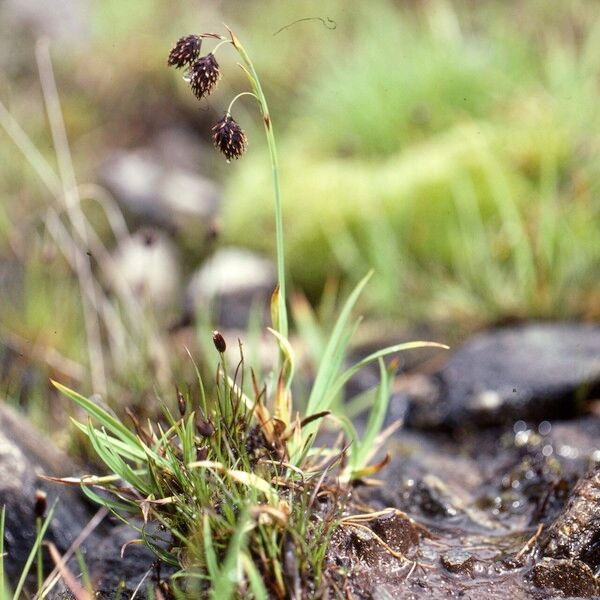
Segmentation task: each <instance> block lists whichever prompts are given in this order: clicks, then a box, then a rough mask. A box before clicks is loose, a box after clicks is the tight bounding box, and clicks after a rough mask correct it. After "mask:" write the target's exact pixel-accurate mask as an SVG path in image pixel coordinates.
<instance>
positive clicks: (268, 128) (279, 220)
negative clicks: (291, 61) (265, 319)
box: [230, 31, 288, 338]
mask: <svg viewBox="0 0 600 600" xmlns="http://www.w3.org/2000/svg"><path fill="white" fill-rule="evenodd" d="M230 34H231V41H232V43H233V46H234V47H235V49H236V50H237V51H238V53H239V55H240V57H241V58H242V60H243V61H244V64H245V67H246V71H247V74H248V75H249V77H250V81H251V83H252V86H253V87H254V93H255V95H256V98H257V100H258V104H259V106H260V110H261V113H262V118H263V124H264V126H265V133H266V136H267V144H268V146H269V156H270V158H271V169H272V174H273V191H274V194H275V243H276V247H277V279H278V283H279V296H278V305H279V318H278V321H279V322H278V323H274V325H275V327H276V328H277V331H279V333H280V334H281V335H282V336H283V337H285V338H287V336H288V318H287V307H286V290H285V257H284V246H283V211H282V207H281V188H280V184H279V162H278V160H277V148H276V146H275V136H274V134H273V123H272V121H271V115H270V113H269V106H268V104H267V99H266V98H265V94H264V92H263V90H262V86H261V84H260V79H259V78H258V74H257V73H256V69H255V68H254V65H253V64H252V61H251V60H250V57H249V56H248V54H247V52H246V50H245V49H244V47H243V46H242V44H241V43H240V41H239V40H238V39H237V37H236V35H235V34H234V33H233V32H232V31H230Z"/></svg>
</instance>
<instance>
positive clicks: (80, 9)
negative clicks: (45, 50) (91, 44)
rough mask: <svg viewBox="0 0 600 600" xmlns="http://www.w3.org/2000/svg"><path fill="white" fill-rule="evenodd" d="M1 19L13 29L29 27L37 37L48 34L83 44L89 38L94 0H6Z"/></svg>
mask: <svg viewBox="0 0 600 600" xmlns="http://www.w3.org/2000/svg"><path fill="white" fill-rule="evenodd" d="M0 17H1V18H0V21H2V22H3V23H7V24H9V26H10V28H11V31H14V29H15V28H16V29H17V30H23V29H24V30H27V31H29V32H31V33H33V35H34V36H35V37H40V36H48V37H51V38H58V39H60V40H61V41H69V42H71V43H74V44H75V43H76V44H78V45H79V47H80V46H81V44H82V43H85V42H86V41H87V40H88V39H89V33H90V27H91V2H90V0H81V1H80V2H75V3H74V2H70V0H5V2H3V3H2V5H0Z"/></svg>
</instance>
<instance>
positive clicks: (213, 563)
mask: <svg viewBox="0 0 600 600" xmlns="http://www.w3.org/2000/svg"><path fill="white" fill-rule="evenodd" d="M202 529H203V535H202V538H203V542H204V557H205V558H206V568H207V570H208V574H209V576H210V579H211V580H212V581H215V580H216V579H217V577H218V575H219V566H218V564H217V555H216V554H215V548H214V546H213V540H212V531H211V529H210V520H209V516H208V515H207V514H206V513H204V516H203V518H202Z"/></svg>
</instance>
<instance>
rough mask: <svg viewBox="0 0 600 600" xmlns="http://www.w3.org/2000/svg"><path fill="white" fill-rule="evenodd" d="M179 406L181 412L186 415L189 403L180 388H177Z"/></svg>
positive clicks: (183, 415)
mask: <svg viewBox="0 0 600 600" xmlns="http://www.w3.org/2000/svg"><path fill="white" fill-rule="evenodd" d="M177 408H179V414H180V415H181V416H182V417H185V412H186V410H187V403H186V401H185V398H184V396H183V394H182V393H181V392H180V391H179V390H177Z"/></svg>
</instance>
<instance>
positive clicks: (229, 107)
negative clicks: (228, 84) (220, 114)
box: [227, 92, 258, 115]
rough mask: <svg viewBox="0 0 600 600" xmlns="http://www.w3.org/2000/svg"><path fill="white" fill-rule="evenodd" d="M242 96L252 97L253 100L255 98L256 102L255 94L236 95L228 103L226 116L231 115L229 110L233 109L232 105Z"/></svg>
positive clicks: (243, 93)
mask: <svg viewBox="0 0 600 600" xmlns="http://www.w3.org/2000/svg"><path fill="white" fill-rule="evenodd" d="M242 96H252V97H253V98H255V99H256V100H258V98H257V96H256V94H255V93H253V92H242V93H241V94H238V95H237V96H236V97H235V98H234V99H233V100H232V101H231V102H230V103H229V106H228V108H227V114H228V115H230V114H231V109H232V107H233V105H234V104H235V103H236V102H237V100H238V98H241V97H242Z"/></svg>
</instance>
